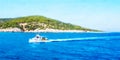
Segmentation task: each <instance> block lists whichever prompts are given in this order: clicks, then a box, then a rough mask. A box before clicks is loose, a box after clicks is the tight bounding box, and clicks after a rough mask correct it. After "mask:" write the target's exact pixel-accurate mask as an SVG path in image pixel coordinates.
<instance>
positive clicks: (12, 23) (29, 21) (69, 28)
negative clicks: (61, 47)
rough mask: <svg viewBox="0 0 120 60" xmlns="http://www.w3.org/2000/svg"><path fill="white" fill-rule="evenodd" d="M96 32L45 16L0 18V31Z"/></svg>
mask: <svg viewBox="0 0 120 60" xmlns="http://www.w3.org/2000/svg"><path fill="white" fill-rule="evenodd" d="M91 31H92V32H98V31H100V30H95V29H89V28H84V27H81V26H79V25H73V24H71V23H64V22H62V21H59V20H56V19H52V18H48V17H45V16H39V15H34V16H24V17H17V18H0V32H91Z"/></svg>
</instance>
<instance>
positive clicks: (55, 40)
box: [48, 36, 120, 42]
mask: <svg viewBox="0 0 120 60" xmlns="http://www.w3.org/2000/svg"><path fill="white" fill-rule="evenodd" d="M112 38H120V36H105V37H84V38H66V39H49V40H48V42H59V41H76V40H93V39H106V40H109V39H112Z"/></svg>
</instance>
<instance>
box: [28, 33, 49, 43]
mask: <svg viewBox="0 0 120 60" xmlns="http://www.w3.org/2000/svg"><path fill="white" fill-rule="evenodd" d="M29 42H30V43H34V42H48V40H47V38H45V37H42V36H40V35H39V34H37V35H36V36H35V37H34V38H31V39H29Z"/></svg>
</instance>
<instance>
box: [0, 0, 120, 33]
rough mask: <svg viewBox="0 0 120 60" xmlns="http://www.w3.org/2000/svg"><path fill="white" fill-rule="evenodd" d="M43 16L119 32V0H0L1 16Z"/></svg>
mask: <svg viewBox="0 0 120 60" xmlns="http://www.w3.org/2000/svg"><path fill="white" fill-rule="evenodd" d="M30 15H42V16H46V17H49V18H53V19H57V20H60V21H62V22H66V23H72V24H75V25H80V26H83V27H86V28H91V29H98V30H103V31H108V32H109V31H114V32H119V31H120V27H119V26H120V23H119V22H120V0H0V18H14V17H21V16H30Z"/></svg>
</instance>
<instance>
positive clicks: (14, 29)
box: [0, 28, 88, 32]
mask: <svg viewBox="0 0 120 60" xmlns="http://www.w3.org/2000/svg"><path fill="white" fill-rule="evenodd" d="M0 32H88V31H83V30H58V29H45V30H40V29H35V30H30V31H22V30H21V29H19V28H6V29H0Z"/></svg>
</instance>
